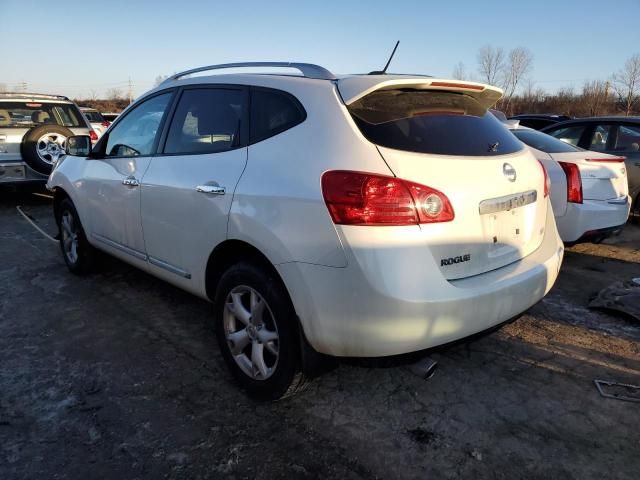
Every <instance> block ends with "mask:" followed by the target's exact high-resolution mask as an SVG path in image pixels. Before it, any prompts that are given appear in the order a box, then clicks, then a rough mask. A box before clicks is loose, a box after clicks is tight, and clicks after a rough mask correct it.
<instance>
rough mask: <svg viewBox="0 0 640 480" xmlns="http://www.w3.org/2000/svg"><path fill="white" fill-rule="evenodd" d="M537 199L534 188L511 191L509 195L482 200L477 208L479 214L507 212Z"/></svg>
mask: <svg viewBox="0 0 640 480" xmlns="http://www.w3.org/2000/svg"><path fill="white" fill-rule="evenodd" d="M537 199H538V192H537V191H536V190H529V191H527V192H522V193H513V194H511V195H504V196H502V197H496V198H489V199H487V200H482V201H481V202H480V205H479V207H478V208H479V210H480V215H488V214H491V213H498V212H508V211H510V210H514V209H516V208H520V207H524V206H525V205H529V204H530V203H534V202H535V201H536V200H537Z"/></svg>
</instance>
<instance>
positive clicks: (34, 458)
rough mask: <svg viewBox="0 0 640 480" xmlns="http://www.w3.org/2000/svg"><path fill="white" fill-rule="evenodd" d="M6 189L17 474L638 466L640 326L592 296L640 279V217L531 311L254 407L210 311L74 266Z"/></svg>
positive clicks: (426, 473) (238, 474)
mask: <svg viewBox="0 0 640 480" xmlns="http://www.w3.org/2000/svg"><path fill="white" fill-rule="evenodd" d="M49 202H50V201H49V200H48V199H47V198H44V197H39V196H35V195H32V194H20V195H18V194H7V193H0V241H1V242H2V247H1V249H0V260H1V263H0V479H3V480H4V479H18V478H28V479H44V478H46V479H87V478H91V479H100V478H114V479H116V478H117V479H125V478H126V479H135V478H154V479H156V478H189V479H201V478H217V477H229V478H238V479H240V478H260V479H267V478H268V479H271V478H317V477H323V478H341V479H342V478H344V479H360V478H362V479H365V478H366V479H369V478H383V479H388V478H411V479H414V478H415V479H418V478H419V479H425V478H496V479H502V478H504V479H510V480H511V479H519V478H534V479H536V478H539V479H548V478H565V479H589V478H594V479H596V478H597V479H601V478H616V479H634V480H635V479H637V478H639V472H640V454H639V452H640V403H632V402H624V401H620V400H615V399H607V398H603V397H601V396H600V395H599V394H598V391H597V390H596V388H595V386H594V383H593V380H594V379H606V380H615V381H620V382H623V383H631V384H640V322H637V321H633V320H631V319H627V318H623V317H620V316H614V315H611V314H608V313H603V312H595V311H591V310H589V309H588V308H587V303H588V302H589V299H590V298H591V297H592V296H593V295H594V294H596V293H597V292H598V291H599V290H600V289H602V288H604V287H606V286H607V285H609V284H611V283H613V282H615V281H617V280H621V279H628V278H632V277H640V227H637V226H632V225H628V226H627V228H626V229H625V231H624V232H623V234H622V235H621V236H620V237H617V238H615V239H612V240H610V241H608V242H607V243H606V244H603V245H591V244H586V245H580V246H576V247H573V248H571V249H569V250H568V251H567V254H566V257H565V261H564V265H563V267H562V272H561V275H560V277H559V279H558V281H557V283H556V286H555V287H554V288H553V290H552V291H551V293H550V294H549V295H548V296H547V297H546V298H545V299H544V300H543V301H542V302H540V303H539V304H538V305H536V306H535V307H533V308H532V309H531V310H529V311H528V312H527V313H526V314H525V315H523V316H522V317H521V318H520V319H518V320H517V321H515V322H513V323H510V324H507V325H505V326H503V327H502V328H501V329H499V330H497V331H495V332H493V333H491V334H489V335H486V336H483V337H481V338H478V339H474V340H473V341H469V342H466V343H462V344H459V345H456V346H453V347H449V348H447V349H444V350H442V351H439V352H436V353H434V354H433V357H434V358H436V359H437V360H438V361H439V368H438V370H437V372H436V374H435V375H434V376H433V378H431V379H430V380H426V381H425V380H422V379H421V378H419V377H417V376H415V375H413V374H412V373H411V372H410V371H409V369H408V368H407V367H406V366H404V365H402V364H391V365H389V364H388V363H381V364H380V365H378V364H375V363H374V364H373V365H371V364H366V365H364V364H362V363H360V362H353V361H349V362H342V363H341V364H340V366H339V367H338V368H337V369H335V370H333V371H331V372H329V373H327V374H325V375H324V376H322V377H320V378H318V379H316V380H315V381H314V382H313V383H312V384H311V385H310V387H309V389H308V390H307V391H306V392H304V393H302V394H301V395H299V396H297V397H295V398H293V399H289V400H286V401H281V402H277V403H256V402H254V401H252V400H250V399H248V398H247V397H246V396H245V395H244V394H243V393H242V392H241V391H239V390H238V388H237V387H236V385H235V384H234V383H233V380H232V378H231V376H230V375H229V373H228V372H227V370H226V368H225V366H224V365H223V361H222V357H221V355H220V352H219V350H218V347H217V344H216V342H215V338H214V336H213V332H212V329H211V327H210V321H211V307H210V305H209V304H207V303H206V302H204V301H201V300H199V299H197V298H194V297H192V296H190V295H188V294H186V293H184V292H182V291H180V290H177V289H175V288H173V287H171V286H169V285H167V284H165V283H163V282H161V281H159V280H156V279H154V278H152V277H150V276H148V275H146V274H144V273H141V272H139V271H137V270H135V269H133V268H130V267H128V266H126V265H124V264H122V263H121V262H118V261H116V260H110V261H108V262H105V265H104V266H103V270H102V272H100V273H97V274H94V275H92V276H89V277H86V278H78V277H75V276H73V275H71V274H70V273H68V272H67V269H66V267H65V265H64V262H63V260H62V258H61V255H60V252H59V249H58V246H57V245H56V244H55V243H54V242H52V241H51V240H49V239H47V238H45V237H44V236H43V235H42V234H40V233H39V232H37V231H36V230H35V229H34V228H33V227H32V226H31V225H30V224H29V223H27V221H26V220H24V218H23V217H22V216H20V214H19V213H18V211H17V210H16V206H17V205H21V206H22V207H23V209H24V211H25V212H27V213H28V214H29V215H31V216H32V217H33V218H34V219H35V220H36V222H37V224H38V225H40V226H41V227H42V228H43V229H44V230H45V231H47V232H50V233H54V232H55V228H54V226H53V222H52V218H51V205H50V203H49Z"/></svg>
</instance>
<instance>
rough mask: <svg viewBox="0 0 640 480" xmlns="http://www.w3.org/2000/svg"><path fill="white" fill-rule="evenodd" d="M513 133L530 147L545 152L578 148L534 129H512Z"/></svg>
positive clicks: (578, 149) (572, 150) (576, 149)
mask: <svg viewBox="0 0 640 480" xmlns="http://www.w3.org/2000/svg"><path fill="white" fill-rule="evenodd" d="M512 132H513V134H514V135H515V136H516V137H518V138H519V139H520V140H521V141H522V142H524V143H526V144H527V145H529V146H530V147H533V148H535V149H536V150H540V151H542V152H546V153H564V152H579V151H581V149H580V148H578V147H574V146H573V145H570V144H568V143H565V142H562V141H560V140H558V139H557V138H554V137H552V136H551V135H547V134H546V133H542V132H538V131H536V130H512Z"/></svg>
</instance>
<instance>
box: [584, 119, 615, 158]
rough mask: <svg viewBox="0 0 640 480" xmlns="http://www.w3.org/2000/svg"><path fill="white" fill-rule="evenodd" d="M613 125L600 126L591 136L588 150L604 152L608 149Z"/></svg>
mask: <svg viewBox="0 0 640 480" xmlns="http://www.w3.org/2000/svg"><path fill="white" fill-rule="evenodd" d="M611 128H612V127H611V125H598V126H597V127H596V128H595V130H594V131H593V134H592V136H591V142H590V143H589V146H588V147H587V149H588V150H594V151H596V152H604V151H605V150H606V149H607V141H608V140H609V132H610V131H611Z"/></svg>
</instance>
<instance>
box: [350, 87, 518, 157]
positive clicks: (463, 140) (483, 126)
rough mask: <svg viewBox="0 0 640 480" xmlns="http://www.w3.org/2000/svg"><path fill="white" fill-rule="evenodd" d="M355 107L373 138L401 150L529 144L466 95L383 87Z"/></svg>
mask: <svg viewBox="0 0 640 480" xmlns="http://www.w3.org/2000/svg"><path fill="white" fill-rule="evenodd" d="M349 111H350V112H351V115H352V116H353V118H354V120H355V121H356V124H357V125H358V127H359V128H360V131H361V132H362V134H363V135H364V136H365V137H367V139H368V140H369V141H371V142H373V143H375V144H377V145H381V146H383V147H388V148H394V149H396V150H405V151H410V152H420V153H433V154H438V155H461V156H492V155H504V154H507V153H513V152H517V151H519V150H522V148H523V145H522V144H521V143H520V142H519V141H518V140H517V139H516V138H515V137H514V136H513V135H511V134H510V133H509V132H508V131H507V129H506V128H504V126H503V125H502V124H501V123H500V121H499V120H498V119H497V118H496V117H494V116H493V115H492V114H491V113H490V112H489V111H487V109H486V108H484V107H483V106H481V105H480V104H479V103H478V102H477V101H476V100H475V99H474V98H472V97H470V96H468V95H464V94H462V93H456V92H444V91H434V90H414V89H397V90H377V91H375V92H373V93H370V94H369V95H366V96H365V97H363V98H361V99H360V100H358V101H357V102H354V103H353V104H351V105H350V106H349Z"/></svg>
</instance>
